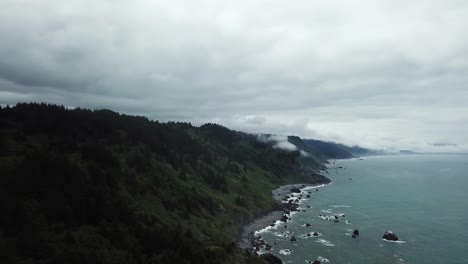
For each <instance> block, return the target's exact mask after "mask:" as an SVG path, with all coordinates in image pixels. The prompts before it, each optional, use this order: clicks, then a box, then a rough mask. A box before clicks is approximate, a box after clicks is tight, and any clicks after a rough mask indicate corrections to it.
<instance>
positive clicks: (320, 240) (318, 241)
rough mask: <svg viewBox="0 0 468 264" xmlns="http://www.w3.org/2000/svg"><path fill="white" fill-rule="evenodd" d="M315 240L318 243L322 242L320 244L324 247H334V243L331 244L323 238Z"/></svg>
mask: <svg viewBox="0 0 468 264" xmlns="http://www.w3.org/2000/svg"><path fill="white" fill-rule="evenodd" d="M315 242H317V243H320V244H322V245H324V246H326V247H334V246H335V244H333V243H332V242H330V241H328V240H325V239H323V238H321V239H317V240H316V241H315Z"/></svg>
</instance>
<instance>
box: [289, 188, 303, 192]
mask: <svg viewBox="0 0 468 264" xmlns="http://www.w3.org/2000/svg"><path fill="white" fill-rule="evenodd" d="M291 192H292V193H300V192H301V190H300V189H299V188H297V187H294V188H292V189H291Z"/></svg>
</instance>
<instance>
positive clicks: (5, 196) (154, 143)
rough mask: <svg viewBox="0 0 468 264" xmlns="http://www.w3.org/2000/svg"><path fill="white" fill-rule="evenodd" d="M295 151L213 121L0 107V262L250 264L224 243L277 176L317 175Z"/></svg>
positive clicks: (257, 209)
mask: <svg viewBox="0 0 468 264" xmlns="http://www.w3.org/2000/svg"><path fill="white" fill-rule="evenodd" d="M299 157H300V154H299V152H298V151H293V152H286V151H283V150H280V149H276V148H273V147H272V145H271V144H270V143H264V142H260V141H258V140H257V138H256V137H255V136H254V135H249V134H245V133H241V132H237V131H232V130H229V129H227V128H225V127H222V126H220V125H216V124H206V125H203V126H201V127H194V126H192V125H191V124H187V123H175V122H169V123H159V122H157V121H150V120H148V119H147V118H145V117H137V116H128V115H123V114H118V113H115V112H112V111H109V110H94V111H92V110H87V109H80V108H77V109H72V110H71V109H65V108H64V107H63V106H55V105H46V104H18V105H16V106H15V107H5V108H2V109H0V171H2V173H1V176H0V211H1V214H0V215H1V217H0V252H1V253H0V262H1V263H221V262H233V260H234V258H236V259H238V261H239V262H240V263H242V262H245V263H255V262H259V263H260V262H261V260H260V259H257V258H256V257H254V256H252V255H249V254H248V253H247V252H245V251H242V250H240V249H238V248H236V247H235V245H233V241H234V239H235V237H236V235H237V234H238V233H239V230H240V228H241V226H242V224H245V223H246V222H248V221H250V220H252V219H253V218H254V217H255V216H256V215H258V214H260V213H261V212H263V211H265V210H269V209H270V208H272V207H273V206H274V205H275V203H274V201H273V199H272V197H271V195H270V190H271V189H272V188H274V187H275V186H277V185H280V184H284V183H289V182H298V181H302V182H303V181H323V180H326V179H325V178H324V177H321V176H319V175H312V176H311V175H308V177H305V176H304V175H302V174H301V173H300V171H299V170H298V169H297V168H298V166H297V164H298V162H299ZM314 166H318V165H317V164H315V165H314Z"/></svg>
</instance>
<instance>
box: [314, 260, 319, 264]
mask: <svg viewBox="0 0 468 264" xmlns="http://www.w3.org/2000/svg"><path fill="white" fill-rule="evenodd" d="M312 264H320V261H318V260H315V261H314V262H312Z"/></svg>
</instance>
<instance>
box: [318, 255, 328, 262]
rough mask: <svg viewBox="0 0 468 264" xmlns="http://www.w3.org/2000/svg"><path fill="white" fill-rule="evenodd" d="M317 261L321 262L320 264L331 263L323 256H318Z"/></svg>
mask: <svg viewBox="0 0 468 264" xmlns="http://www.w3.org/2000/svg"><path fill="white" fill-rule="evenodd" d="M317 260H318V261H320V263H328V262H330V260H329V259H327V258H325V257H322V256H318V257H317Z"/></svg>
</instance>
